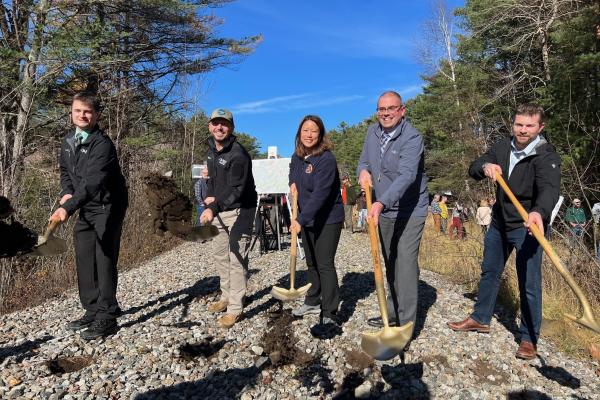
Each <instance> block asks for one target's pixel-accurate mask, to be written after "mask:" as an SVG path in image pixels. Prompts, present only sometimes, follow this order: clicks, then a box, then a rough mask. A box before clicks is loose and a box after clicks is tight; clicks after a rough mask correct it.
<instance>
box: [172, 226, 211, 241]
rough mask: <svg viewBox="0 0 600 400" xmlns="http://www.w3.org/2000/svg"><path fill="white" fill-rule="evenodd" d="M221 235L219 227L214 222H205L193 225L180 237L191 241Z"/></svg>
mask: <svg viewBox="0 0 600 400" xmlns="http://www.w3.org/2000/svg"><path fill="white" fill-rule="evenodd" d="M218 235H219V228H217V227H216V226H215V225H213V224H204V225H200V226H195V227H193V228H192V229H191V230H190V231H189V232H187V233H184V234H181V235H179V236H178V237H179V238H181V239H183V240H187V241H190V242H197V241H199V240H207V239H212V238H214V237H215V236H218Z"/></svg>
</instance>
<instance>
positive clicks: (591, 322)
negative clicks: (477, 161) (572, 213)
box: [496, 174, 600, 333]
mask: <svg viewBox="0 0 600 400" xmlns="http://www.w3.org/2000/svg"><path fill="white" fill-rule="evenodd" d="M496 182H498V184H499V185H500V186H501V187H502V190H504V193H506V195H507V196H508V198H509V199H510V201H511V202H512V203H513V205H514V206H515V207H516V209H517V211H518V212H519V214H520V215H521V218H523V220H524V221H525V222H527V220H528V219H529V215H528V214H527V211H525V209H524V208H523V206H522V205H521V203H519V201H518V200H517V198H516V197H515V195H514V194H513V192H512V191H511V190H510V188H509V187H508V185H507V184H506V181H505V180H504V178H502V175H500V174H496ZM529 230H530V231H531V233H532V234H533V236H534V237H535V238H536V239H537V241H538V242H539V243H540V245H541V246H542V248H543V249H544V251H545V252H546V254H547V255H548V257H549V258H550V260H551V261H552V264H553V265H554V267H555V268H556V270H557V271H558V272H559V273H560V275H561V276H562V277H563V278H564V280H565V281H566V282H567V284H568V285H569V286H570V287H571V290H573V293H575V296H577V299H578V300H579V302H580V303H581V306H582V307H583V315H582V316H581V317H580V318H577V317H576V316H575V315H572V314H565V316H566V317H567V318H569V319H570V320H573V321H575V322H577V323H578V324H580V325H583V326H585V327H586V328H589V329H591V330H593V331H594V332H596V333H600V325H599V324H598V322H596V319H595V318H594V314H593V313H592V307H591V306H590V303H589V302H588V300H587V298H586V297H585V295H584V294H583V292H582V291H581V288H580V287H579V286H578V285H577V283H576V282H575V280H574V279H573V276H572V275H571V274H570V273H569V271H568V270H567V269H566V268H565V266H564V265H563V264H562V262H561V261H560V258H558V255H557V254H556V252H555V251H554V249H553V248H552V246H550V243H549V242H548V241H547V240H546V238H545V237H544V235H543V234H542V232H541V231H540V230H539V228H538V227H537V225H535V224H531V225H530V226H529Z"/></svg>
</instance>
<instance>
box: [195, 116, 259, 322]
mask: <svg viewBox="0 0 600 400" xmlns="http://www.w3.org/2000/svg"><path fill="white" fill-rule="evenodd" d="M234 126H235V125H234V123H233V114H231V111H229V110H225V109H223V108H217V109H216V110H214V111H213V112H212V113H211V116H210V120H209V121H208V130H209V132H210V133H211V137H210V138H209V139H208V154H207V166H208V176H209V179H208V195H207V196H208V197H207V198H206V199H205V200H204V204H205V205H206V209H205V210H204V211H203V212H202V215H200V223H201V224H204V223H211V222H213V220H215V225H216V226H217V227H218V228H219V235H218V236H217V237H215V238H214V239H213V240H214V248H215V251H214V255H213V258H214V261H215V263H214V264H215V267H216V268H217V272H218V273H219V285H220V287H221V298H220V299H219V301H217V302H215V303H212V304H210V305H209V306H208V310H209V311H210V312H213V313H224V315H222V316H221V317H219V318H218V320H217V322H218V324H219V326H221V327H223V328H227V329H229V328H231V327H232V326H233V325H234V324H235V323H236V322H238V321H239V320H240V318H242V311H243V302H244V297H245V295H246V286H247V281H248V275H247V272H246V271H247V270H248V252H249V251H250V238H251V236H252V227H253V225H254V217H255V212H256V204H257V198H258V196H257V194H256V187H255V185H254V177H253V175H252V160H251V158H250V155H249V154H248V152H247V151H246V149H244V147H243V146H242V145H241V144H240V143H239V142H238V141H237V140H236V136H235V135H234V134H233V130H234Z"/></svg>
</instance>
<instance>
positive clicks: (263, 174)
mask: <svg viewBox="0 0 600 400" xmlns="http://www.w3.org/2000/svg"><path fill="white" fill-rule="evenodd" d="M291 161H292V159H291V158H276V159H267V160H252V174H253V175H254V183H255V184H256V191H257V192H258V194H277V193H288V192H289V191H290V186H289V184H288V182H289V175H290V162H291Z"/></svg>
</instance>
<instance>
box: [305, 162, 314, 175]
mask: <svg viewBox="0 0 600 400" xmlns="http://www.w3.org/2000/svg"><path fill="white" fill-rule="evenodd" d="M304 172H306V173H307V174H312V172H313V166H312V164H308V167H306V169H305V170H304Z"/></svg>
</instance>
